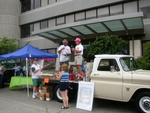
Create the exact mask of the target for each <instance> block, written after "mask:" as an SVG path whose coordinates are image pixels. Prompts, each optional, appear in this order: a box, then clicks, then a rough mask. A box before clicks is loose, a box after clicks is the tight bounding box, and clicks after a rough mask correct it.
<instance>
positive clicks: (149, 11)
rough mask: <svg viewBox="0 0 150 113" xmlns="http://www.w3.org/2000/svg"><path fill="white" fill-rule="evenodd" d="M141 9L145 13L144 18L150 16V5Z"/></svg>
mask: <svg viewBox="0 0 150 113" xmlns="http://www.w3.org/2000/svg"><path fill="white" fill-rule="evenodd" d="M141 11H142V12H143V14H144V17H143V18H144V19H145V18H150V6H147V7H143V8H141Z"/></svg>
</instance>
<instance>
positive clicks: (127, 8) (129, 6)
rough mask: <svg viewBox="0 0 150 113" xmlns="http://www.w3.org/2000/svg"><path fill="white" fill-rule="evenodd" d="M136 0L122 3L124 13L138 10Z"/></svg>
mask: <svg viewBox="0 0 150 113" xmlns="http://www.w3.org/2000/svg"><path fill="white" fill-rule="evenodd" d="M137 7H138V4H137V1H133V2H127V3H124V14H127V13H136V12H138V8H137Z"/></svg>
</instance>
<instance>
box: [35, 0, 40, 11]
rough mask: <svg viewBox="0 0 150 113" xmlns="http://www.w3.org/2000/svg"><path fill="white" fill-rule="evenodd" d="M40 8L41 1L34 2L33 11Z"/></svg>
mask: <svg viewBox="0 0 150 113" xmlns="http://www.w3.org/2000/svg"><path fill="white" fill-rule="evenodd" d="M39 7H41V0H34V9H36V8H39Z"/></svg>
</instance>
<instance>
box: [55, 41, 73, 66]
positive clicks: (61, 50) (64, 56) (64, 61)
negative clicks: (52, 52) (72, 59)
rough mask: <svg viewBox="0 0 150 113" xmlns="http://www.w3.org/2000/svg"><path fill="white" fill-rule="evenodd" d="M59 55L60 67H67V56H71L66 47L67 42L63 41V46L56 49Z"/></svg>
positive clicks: (68, 48) (69, 50)
mask: <svg viewBox="0 0 150 113" xmlns="http://www.w3.org/2000/svg"><path fill="white" fill-rule="evenodd" d="M58 52H59V54H60V66H62V65H63V64H67V65H69V55H70V54H71V49H70V47H69V46H68V41H67V40H66V39H64V40H63V45H61V46H60V47H59V49H58Z"/></svg>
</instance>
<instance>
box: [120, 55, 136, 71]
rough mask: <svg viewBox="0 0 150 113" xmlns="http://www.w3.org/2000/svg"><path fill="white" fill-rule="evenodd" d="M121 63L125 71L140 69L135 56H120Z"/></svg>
mask: <svg viewBox="0 0 150 113" xmlns="http://www.w3.org/2000/svg"><path fill="white" fill-rule="evenodd" d="M120 63H121V65H122V68H123V70H124V71H134V70H137V69H139V68H138V66H137V64H136V62H135V60H134V58H133V57H123V58H120Z"/></svg>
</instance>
